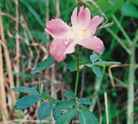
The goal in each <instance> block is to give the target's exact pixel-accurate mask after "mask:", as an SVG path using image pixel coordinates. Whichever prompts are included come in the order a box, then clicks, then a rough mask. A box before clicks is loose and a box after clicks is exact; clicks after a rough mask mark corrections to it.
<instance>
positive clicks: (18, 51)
mask: <svg viewBox="0 0 138 124" xmlns="http://www.w3.org/2000/svg"><path fill="white" fill-rule="evenodd" d="M15 5H16V27H15V29H16V57H15V61H16V64H15V72H16V85H17V86H19V72H20V41H19V0H15Z"/></svg>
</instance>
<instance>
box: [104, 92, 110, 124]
mask: <svg viewBox="0 0 138 124" xmlns="http://www.w3.org/2000/svg"><path fill="white" fill-rule="evenodd" d="M104 101H105V113H106V124H109V111H108V98H107V93H106V92H105V93H104Z"/></svg>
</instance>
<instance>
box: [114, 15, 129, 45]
mask: <svg viewBox="0 0 138 124" xmlns="http://www.w3.org/2000/svg"><path fill="white" fill-rule="evenodd" d="M112 18H113V20H114V21H115V23H116V24H117V26H118V28H119V29H120V30H121V32H122V33H123V35H124V37H125V38H126V41H127V43H128V44H129V45H131V39H130V38H129V36H128V35H127V33H126V31H125V30H124V28H123V27H122V25H121V24H120V22H119V21H118V19H117V18H116V16H114V15H113V16H112Z"/></svg>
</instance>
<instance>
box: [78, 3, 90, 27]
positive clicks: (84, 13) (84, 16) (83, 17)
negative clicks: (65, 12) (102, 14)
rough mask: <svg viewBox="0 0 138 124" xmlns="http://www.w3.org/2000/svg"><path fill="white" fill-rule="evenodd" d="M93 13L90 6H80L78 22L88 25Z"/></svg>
mask: <svg viewBox="0 0 138 124" xmlns="http://www.w3.org/2000/svg"><path fill="white" fill-rule="evenodd" d="M90 19H91V13H90V11H89V9H88V8H84V7H83V6H82V7H80V10H79V13H78V23H79V24H80V25H83V26H87V25H88V24H89V23H90Z"/></svg>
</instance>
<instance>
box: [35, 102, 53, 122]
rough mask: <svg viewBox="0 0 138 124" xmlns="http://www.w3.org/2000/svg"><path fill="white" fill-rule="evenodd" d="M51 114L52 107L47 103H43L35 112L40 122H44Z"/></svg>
mask: <svg viewBox="0 0 138 124" xmlns="http://www.w3.org/2000/svg"><path fill="white" fill-rule="evenodd" d="M51 112H52V106H51V105H50V104H49V103H48V102H43V103H42V104H41V105H40V107H39V109H38V112H37V117H38V119H40V120H44V119H45V118H47V117H50V115H51Z"/></svg>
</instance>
